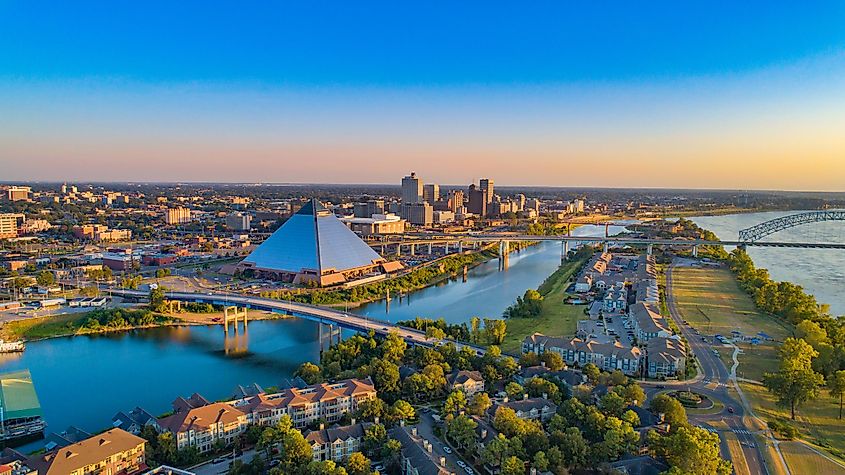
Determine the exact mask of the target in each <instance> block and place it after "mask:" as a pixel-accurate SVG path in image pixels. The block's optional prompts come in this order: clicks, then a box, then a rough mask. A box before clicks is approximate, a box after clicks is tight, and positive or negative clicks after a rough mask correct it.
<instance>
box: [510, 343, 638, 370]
mask: <svg viewBox="0 0 845 475" xmlns="http://www.w3.org/2000/svg"><path fill="white" fill-rule="evenodd" d="M547 351H552V352H555V353H557V354H559V355H560V357H561V358H562V359H563V361H564V362H565V363H566V364H568V365H570V366H578V367H583V366H584V365H586V364H587V363H592V364H594V365H596V366H598V367H599V368H600V369H602V370H604V371H615V370H617V369H618V370H620V371H622V372H623V373H625V374H627V375H629V376H636V375H639V373H640V367H641V364H642V351H641V350H640V349H639V348H637V347H635V346H634V347H630V346H625V345H623V344H621V343H620V342H618V341H616V342H612V343H601V342H599V341H596V340H591V339H581V338H561V337H550V336H546V335H543V334H542V333H534V334H533V335H530V336H527V337H525V340H523V342H522V352H523V353H528V352H533V353H536V354H538V355H542V354H543V353H545V352H547Z"/></svg>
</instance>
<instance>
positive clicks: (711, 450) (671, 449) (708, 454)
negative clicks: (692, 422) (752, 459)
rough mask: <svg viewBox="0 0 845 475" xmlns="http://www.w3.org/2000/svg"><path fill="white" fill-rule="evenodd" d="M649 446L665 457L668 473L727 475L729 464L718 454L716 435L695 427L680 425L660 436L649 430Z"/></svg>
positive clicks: (717, 438) (729, 471) (729, 468)
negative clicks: (668, 468) (669, 468)
mask: <svg viewBox="0 0 845 475" xmlns="http://www.w3.org/2000/svg"><path fill="white" fill-rule="evenodd" d="M648 438H649V441H650V443H649V446H650V447H652V449H653V450H654V452H655V454H656V455H658V456H661V457H665V458H666V461H667V462H668V463H669V465H670V466H671V467H672V471H670V473H683V474H690V475H710V474H718V475H728V474H730V473H731V472H732V470H733V468H732V467H731V463H730V462H728V461H727V460H724V459H722V458H721V457H720V452H719V436H718V435H716V434H711V433H710V432H708V431H706V430H704V429H702V428H699V427H692V426H688V427H680V428H678V429H677V430H676V431H674V432H673V433H671V434H669V435H667V436H665V437H663V436H660V435H658V434H657V433H656V432H654V431H651V432H649V436H648Z"/></svg>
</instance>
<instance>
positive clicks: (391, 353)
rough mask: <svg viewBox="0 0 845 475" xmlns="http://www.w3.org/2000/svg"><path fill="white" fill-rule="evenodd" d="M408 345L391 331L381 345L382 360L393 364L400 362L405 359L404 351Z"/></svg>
mask: <svg viewBox="0 0 845 475" xmlns="http://www.w3.org/2000/svg"><path fill="white" fill-rule="evenodd" d="M407 346H408V345H407V344H406V343H405V340H403V339H402V337H401V336H399V332H397V331H395V330H393V331H391V332H390V333H388V334H387V337H386V338H385V339H384V341H383V342H382V344H381V351H382V355H383V356H384V359H386V360H387V361H390V362H392V363H395V364H399V363H401V362H402V358H404V357H405V349H406V347H407Z"/></svg>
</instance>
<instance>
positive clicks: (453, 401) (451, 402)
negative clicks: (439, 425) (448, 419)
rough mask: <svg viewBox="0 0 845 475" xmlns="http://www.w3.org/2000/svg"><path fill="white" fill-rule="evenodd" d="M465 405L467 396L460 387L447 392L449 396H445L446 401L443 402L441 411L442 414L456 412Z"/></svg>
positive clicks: (464, 407) (461, 409)
mask: <svg viewBox="0 0 845 475" xmlns="http://www.w3.org/2000/svg"><path fill="white" fill-rule="evenodd" d="M466 407H467V397H466V394H464V392H463V391H461V390H460V389H456V390H454V391H452V392H451V393H449V396H447V397H446V401H445V402H444V403H443V413H444V414H457V413H458V412H460V411H463V410H464V409H466Z"/></svg>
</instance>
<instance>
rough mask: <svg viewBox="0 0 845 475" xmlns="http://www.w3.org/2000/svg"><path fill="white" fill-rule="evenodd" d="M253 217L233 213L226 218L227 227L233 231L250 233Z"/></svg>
mask: <svg viewBox="0 0 845 475" xmlns="http://www.w3.org/2000/svg"><path fill="white" fill-rule="evenodd" d="M251 226H252V216H250V215H248V214H244V213H232V214H230V215H228V216H226V227H227V228H229V229H231V230H233V231H249V228H250V227H251Z"/></svg>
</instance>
